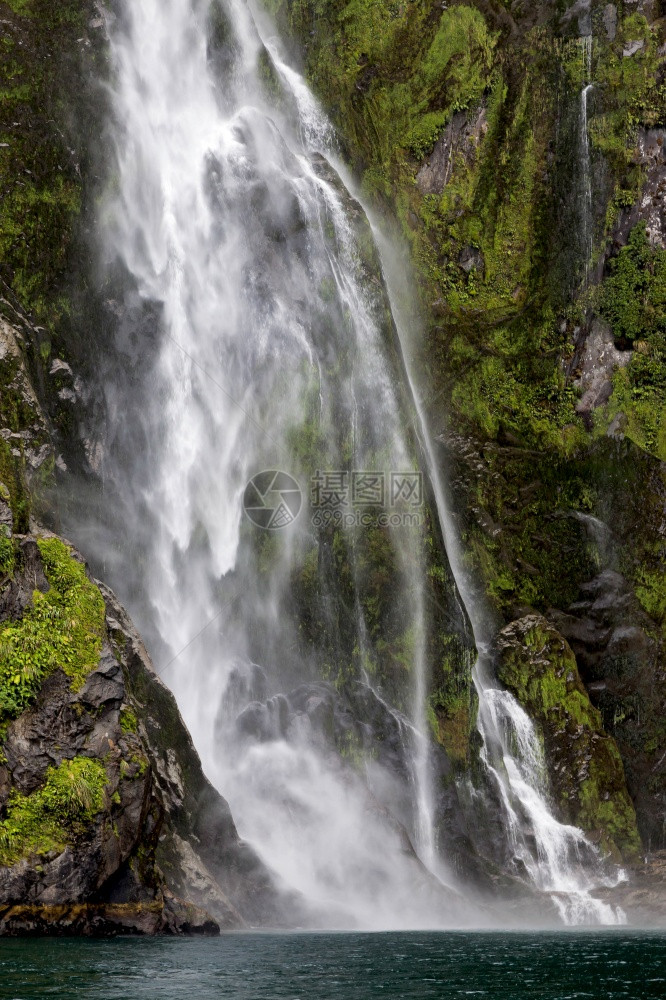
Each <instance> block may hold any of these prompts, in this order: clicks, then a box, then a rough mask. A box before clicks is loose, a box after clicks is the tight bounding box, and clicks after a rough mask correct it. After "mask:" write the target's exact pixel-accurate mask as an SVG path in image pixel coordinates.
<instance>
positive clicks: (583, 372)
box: [574, 318, 632, 414]
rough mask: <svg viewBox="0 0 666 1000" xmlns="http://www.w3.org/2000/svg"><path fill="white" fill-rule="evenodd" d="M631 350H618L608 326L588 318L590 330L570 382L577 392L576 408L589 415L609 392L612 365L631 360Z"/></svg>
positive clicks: (615, 365)
mask: <svg viewBox="0 0 666 1000" xmlns="http://www.w3.org/2000/svg"><path fill="white" fill-rule="evenodd" d="M631 358H632V354H631V351H618V350H617V348H616V347H615V341H614V338H613V334H612V332H611V329H610V327H609V326H608V324H607V323H605V322H604V321H603V320H601V319H598V318H595V319H593V320H592V323H591V326H590V332H589V334H588V336H587V337H586V339H585V342H584V346H583V348H582V350H581V351H580V353H579V362H578V363H579V370H580V375H579V378H578V380H577V381H576V382H575V383H574V384H575V385H576V387H577V388H578V389H579V390H580V392H581V398H580V399H579V400H578V403H577V404H576V411H577V412H578V413H580V414H589V413H591V412H592V411H593V410H595V409H596V408H597V407H598V406H603V405H604V404H605V403H607V402H608V400H609V399H610V397H611V393H612V391H613V383H612V377H613V372H614V371H615V369H616V368H623V367H626V365H627V364H628V363H629V362H630V361H631Z"/></svg>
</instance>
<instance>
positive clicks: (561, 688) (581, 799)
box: [497, 614, 640, 858]
mask: <svg viewBox="0 0 666 1000" xmlns="http://www.w3.org/2000/svg"><path fill="white" fill-rule="evenodd" d="M497 654H498V666H497V676H498V677H499V679H500V680H501V681H502V683H504V684H505V685H506V686H507V687H508V689H509V690H510V691H511V692H512V694H514V695H515V697H516V698H517V699H518V701H519V702H520V703H521V705H522V706H523V707H524V708H525V710H526V711H527V712H528V714H529V715H530V717H531V718H532V719H533V720H534V721H535V722H536V724H537V725H538V726H539V728H540V730H541V732H542V734H543V739H544V752H545V756H546V763H547V767H548V774H549V776H550V780H551V787H552V791H553V796H554V799H555V802H556V804H557V807H558V809H559V811H560V814H561V815H562V817H563V818H564V819H565V821H568V822H570V823H572V824H574V825H575V826H580V827H581V828H582V829H583V830H585V831H586V832H587V833H588V834H589V835H590V836H591V837H592V838H593V839H594V840H597V841H598V842H599V843H600V844H601V846H602V848H603V849H604V850H605V851H606V852H608V853H610V854H611V855H613V856H615V857H616V858H619V857H620V856H624V857H627V858H635V857H636V856H637V855H638V852H639V850H640V838H639V836H638V830H637V827H636V814H635V811H634V807H633V804H632V802H631V799H630V797H629V794H628V792H627V787H626V780H625V774H624V768H623V765H622V758H621V757H620V754H619V752H618V749H617V746H616V745H615V741H614V740H613V739H612V738H611V737H610V736H609V735H608V734H607V733H606V732H605V731H604V729H603V726H602V719H601V714H600V712H599V711H598V710H597V709H596V708H594V706H593V705H592V704H591V702H590V699H589V696H588V693H587V691H586V689H585V686H584V684H583V682H582V681H581V678H580V675H579V673H578V667H577V665H576V658H575V656H574V654H573V652H572V650H571V648H570V646H569V644H568V643H567V641H566V640H565V639H564V637H563V636H562V635H561V634H560V633H559V632H557V631H556V629H555V628H554V627H553V626H552V624H550V623H549V622H548V621H547V620H546V619H545V618H544V617H542V616H541V615H537V614H532V615H527V616H525V617H524V618H521V619H518V620H516V621H514V622H511V624H510V625H507V626H506V627H505V628H504V629H502V631H501V632H500V633H499V636H498V637H497Z"/></svg>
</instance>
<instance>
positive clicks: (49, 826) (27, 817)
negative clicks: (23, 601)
mask: <svg viewBox="0 0 666 1000" xmlns="http://www.w3.org/2000/svg"><path fill="white" fill-rule="evenodd" d="M47 540H48V542H49V545H50V546H51V548H53V546H55V547H56V548H57V549H58V550H59V553H60V556H61V558H62V559H63V561H68V562H70V563H72V564H74V566H78V567H79V568H80V569H81V570H82V566H81V564H80V556H78V554H77V553H75V552H74V551H73V550H69V549H68V547H67V546H66V545H65V544H64V543H62V542H61V541H60V540H58V539H56V538H55V537H54V536H50V537H49V538H48V539H46V538H45V537H44V536H41V537H39V536H38V537H35V536H32V535H30V536H23V537H18V538H16V544H17V547H18V552H19V555H18V559H17V567H16V570H15V573H14V579H13V581H12V583H11V588H12V589H14V590H15V591H16V592H17V593H21V594H25V593H26V591H27V589H28V587H29V585H30V583H32V582H33V581H34V580H35V579H37V580H38V582H39V583H40V586H41V588H43V590H44V591H45V598H46V599H47V598H48V597H49V596H51V597H53V605H52V606H54V607H57V606H58V605H59V604H62V603H63V601H64V597H65V596H66V595H65V590H64V587H63V585H62V583H59V579H61V578H62V574H61V576H60V577H58V575H57V574H55V573H54V572H53V571H52V569H49V567H48V566H46V567H45V566H44V558H43V556H42V554H41V553H42V551H49V550H47V549H46V548H45V545H44V543H45V541H47ZM25 553H27V554H28V555H27V556H24V554H25ZM47 561H48V560H47ZM27 577H29V578H30V579H27ZM47 578H48V579H47ZM88 586H89V587H90V589H91V591H93V590H94V591H96V592H97V594H98V595H99V593H100V592H99V590H98V589H97V587H96V586H95V585H94V584H92V583H91V582H89V583H88ZM59 588H61V589H59ZM54 592H55V593H54ZM38 593H41V590H39V591H38ZM35 599H36V598H35ZM100 600H101V597H100ZM101 607H102V609H103V610H102V615H103V622H104V624H103V626H102V628H101V631H100V635H99V640H100V641H99V647H100V648H99V655H98V658H97V662H96V664H95V665H94V666H93V669H91V670H90V671H89V672H87V673H86V675H85V676H84V677H82V678H81V677H79V678H78V679H76V680H74V681H73V680H72V678H71V677H70V676H68V675H67V673H66V672H65V671H66V669H67V664H66V663H63V664H62V666H61V665H60V664H59V663H58V662H57V659H55V661H53V660H52V661H51V662H49V663H47V664H46V665H45V666H44V668H43V672H44V675H45V676H44V679H43V680H42V682H41V683H40V685H39V688H38V690H37V692H36V694H35V696H34V698H28V704H27V706H26V707H25V708H24V710H23V711H22V712H20V714H18V717H16V718H13V719H12V718H11V715H13V714H16V713H15V712H12V709H11V705H9V704H8V702H7V700H5V703H4V705H3V708H2V711H1V717H2V722H3V724H4V733H5V735H4V741H3V744H2V765H1V766H0V778H1V781H0V931H2V932H6V933H18V932H35V933H57V934H61V933H101V932H110V931H123V932H128V931H131V932H135V933H157V932H168V933H182V932H189V931H203V932H206V933H209V932H211V931H216V930H218V929H219V928H220V927H223V928H232V927H246V926H249V925H256V924H261V925H265V924H271V923H275V922H276V921H277V914H278V905H279V906H280V914H281V916H283V911H284V900H279V897H278V893H277V891H276V889H275V886H274V885H273V882H272V880H271V877H270V875H269V873H268V872H267V871H266V870H265V869H264V867H263V865H262V864H261V863H260V861H259V860H258V858H257V857H256V855H255V854H254V853H253V851H252V850H251V849H250V848H249V847H248V846H247V845H246V844H244V843H243V842H242V841H241V840H240V838H239V836H238V834H237V832H236V829H235V826H234V823H233V820H232V818H231V814H230V812H229V808H228V806H227V804H226V802H225V801H224V799H222V797H221V796H220V795H219V794H218V793H217V792H216V791H215V789H214V788H213V787H212V786H211V785H210V784H209V783H208V781H207V780H206V778H205V777H204V775H203V772H202V770H201V764H200V761H199V758H198V756H197V754H196V751H195V750H194V747H193V745H192V741H191V739H190V736H189V734H188V732H187V730H186V729H185V727H184V725H183V722H182V720H181V719H180V716H179V713H178V709H177V706H176V704H175V701H174V698H173V695H172V694H171V693H170V692H169V691H168V690H167V689H166V687H164V685H163V684H162V683H161V681H160V680H159V678H158V677H157V675H156V674H155V673H154V671H153V669H152V666H151V664H150V661H149V659H148V657H147V655H146V653H145V650H144V649H143V646H142V644H141V642H140V640H139V638H138V636H137V634H136V632H135V631H134V629H133V627H132V625H131V622H130V621H129V619H128V618H127V615H126V614H125V613H124V611H123V610H122V608H121V607H120V606H119V605H118V603H117V602H116V600H115V598H114V597H113V595H112V594H111V593H110V592H109V591H108V590H104V602H103V603H102V604H101ZM11 609H12V610H13V611H17V609H18V610H20V604H19V603H17V602H16V601H14V602H13V604H11ZM31 616H32V617H33V618H34V608H33V607H32V606H31V605H30V604H28V605H27V606H26V607H25V608H24V609H23V617H22V618H18V619H13V622H14V623H15V624H13V623H12V624H8V622H12V620H11V619H8V618H7V616H6V615H5V621H4V624H3V625H0V636H1V637H2V639H3V641H6V639H7V636H8V635H9V634H10V630H11V629H15V628H16V627H19V628H20V627H21V623H22V622H23V623H25V622H26V619H29V618H30V617H31ZM35 626H36V622H35ZM43 641H44V643H46V641H47V640H46V639H44V640H43ZM57 650H58V646H57V645H56V647H55V652H56V653H57ZM63 667H64V668H65V669H63ZM0 668H4V669H0V676H2V680H3V683H5V684H6V683H7V676H6V674H7V669H6V668H7V662H6V654H5V656H4V657H2V656H1V654H0ZM10 669H11V670H14V671H17V675H18V676H19V683H18V686H19V687H20V686H21V685H22V684H23V676H22V674H23V673H24V669H25V668H23V667H22V664H20V663H18V662H16V661H15V662H14V663H13V664H10ZM13 679H14V678H10V683H11V682H13Z"/></svg>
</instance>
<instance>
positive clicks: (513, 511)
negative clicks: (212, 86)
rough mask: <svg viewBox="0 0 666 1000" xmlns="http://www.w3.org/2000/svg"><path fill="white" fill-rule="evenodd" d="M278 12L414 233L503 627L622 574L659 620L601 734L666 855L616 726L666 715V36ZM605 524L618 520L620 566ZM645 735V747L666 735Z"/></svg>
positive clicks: (484, 14) (598, 7)
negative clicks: (664, 281)
mask: <svg viewBox="0 0 666 1000" xmlns="http://www.w3.org/2000/svg"><path fill="white" fill-rule="evenodd" d="M266 2H267V5H268V6H269V7H270V8H271V9H272V10H273V11H274V13H275V14H276V16H277V18H278V23H279V24H280V25H281V27H282V29H283V30H284V32H285V33H286V34H288V35H290V36H291V37H292V39H294V40H295V41H296V42H297V45H298V51H299V53H300V54H302V57H303V62H304V65H305V70H306V73H307V76H308V78H309V80H310V82H311V84H312V86H313V88H314V89H315V91H316V92H317V93H318V94H319V95H320V97H321V99H322V101H323V102H324V103H325V105H326V106H327V108H328V110H329V112H330V113H331V115H332V117H333V119H334V121H335V123H336V125H337V126H338V129H339V131H340V134H341V141H342V144H343V147H344V149H345V151H346V153H347V155H348V157H349V159H350V160H351V161H352V163H353V165H354V167H355V169H356V171H357V173H358V175H359V177H360V180H361V182H362V184H363V187H364V189H365V192H366V194H367V195H368V196H369V197H372V198H374V199H375V202H376V203H377V204H378V205H380V206H381V207H382V208H384V209H386V210H388V211H390V212H391V213H392V214H393V215H395V216H396V217H397V219H398V220H399V222H400V224H401V226H402V229H403V233H404V235H405V239H406V242H407V245H408V247H409V249H410V250H411V256H412V261H413V265H414V274H415V285H416V294H417V296H418V297H419V299H420V302H421V305H422V310H423V317H424V337H423V343H422V346H421V351H420V360H421V381H422V385H423V387H424V390H425V403H426V406H427V410H428V416H429V419H430V423H431V426H432V427H433V428H434V429H435V433H436V437H437V438H438V440H439V441H440V443H441V450H440V457H441V462H442V465H443V467H445V468H446V469H447V472H448V478H449V480H450V481H451V483H452V486H453V492H454V495H455V502H456V506H457V507H458V510H459V512H460V522H459V523H460V525H461V529H462V533H463V539H464V544H465V550H466V554H467V562H468V565H469V568H470V570H471V572H472V574H473V575H474V576H476V577H477V579H479V580H480V581H481V582H482V584H483V589H484V590H485V596H486V599H487V604H488V614H489V615H490V616H493V617H494V618H495V620H496V623H497V626H498V627H501V625H502V624H506V623H507V622H509V621H511V620H513V619H515V618H518V617H521V616H523V615H525V614H527V613H529V612H532V611H535V610H536V611H539V612H547V611H549V610H558V609H559V610H560V611H561V612H567V613H568V611H567V609H569V608H570V607H571V606H572V605H573V604H575V602H576V600H577V597H578V595H579V592H580V588H581V587H582V586H584V585H585V584H586V583H587V582H590V581H592V580H594V579H595V577H596V576H597V574H598V573H599V572H600V570H603V569H604V568H605V567H606V566H608V565H609V563H613V568H615V569H617V570H618V571H620V572H621V573H623V574H624V576H625V578H626V579H627V581H628V587H629V588H630V589H631V590H632V591H633V594H632V595H630V596H628V599H630V600H632V601H638V602H639V603H641V604H642V606H643V608H644V609H645V611H646V612H647V614H648V615H649V617H650V619H651V622H652V624H649V623H642V624H641V628H644V629H646V630H647V632H648V633H651V634H653V636H656V637H657V638H656V639H655V640H654V641H655V642H656V646H654V645H650V643H648V644H647V645H646V646H645V649H646V650H647V649H648V647H649V649H650V650H652V651H651V652H649V653H647V652H646V653H645V654H644V656H643V659H642V660H641V666H640V670H637V671H635V672H634V677H640V678H641V680H640V682H637V684H638V686H639V687H640V688H641V691H642V692H644V693H642V694H641V695H640V698H638V695H637V693H636V691H635V690H634V687H635V686H634V685H633V681H631V680H629V679H627V678H626V676H625V682H624V683H626V684H628V685H629V686H630V687H631V692H627V694H626V697H625V699H624V700H625V701H626V702H627V705H629V703H631V704H634V702H635V701H636V700H637V699H638V700H639V701H640V704H641V707H640V709H636V708H634V709H632V710H631V711H628V710H627V711H625V710H624V709H622V708H621V706H620V705H619V703H618V699H619V700H622V699H621V698H620V695H619V693H615V691H614V693H613V695H612V702H613V705H614V706H615V707H614V708H609V713H610V715H609V716H607V714H606V713H604V720H605V721H606V724H607V725H610V724H611V722H612V720H613V719H614V718H615V717H617V718H618V719H619V718H620V716H622V717H623V720H624V721H621V722H618V723H617V726H618V732H617V735H618V740H619V745H620V747H621V752H622V754H623V758H624V760H625V761H626V762H627V766H628V773H629V774H630V784H631V789H632V795H633V796H635V797H636V802H637V803H638V808H639V812H640V815H641V829H642V830H644V831H646V834H647V839H648V840H649V841H650V843H651V844H652V846H653V847H655V846H657V845H659V844H662V845H663V843H664V832H663V831H664V830H665V829H666V827H664V825H663V819H664V815H666V814H665V813H664V801H666V799H665V796H666V791H665V784H664V775H663V774H662V772H661V770H660V768H657V771H656V772H655V773H652V774H650V775H649V777H646V774H647V772H646V770H645V767H644V766H643V763H640V764H636V762H637V761H638V759H639V758H640V756H641V753H643V751H642V750H641V748H640V746H639V743H640V735H639V733H638V732H637V731H636V732H634V731H632V732H631V735H630V737H629V733H628V732H627V734H626V736H627V737H629V738H621V736H620V732H619V728H620V727H621V726H623V725H624V726H629V728H631V726H633V725H636V726H637V723H634V722H633V721H631V720H636V719H637V718H638V717H639V716H640V718H641V719H642V720H648V719H656V718H658V717H659V716H660V714H661V711H662V708H661V706H662V694H661V692H662V690H663V684H662V681H661V679H660V678H661V676H662V673H663V662H664V661H663V655H664V654H663V645H661V643H662V639H661V638H659V637H660V636H661V635H662V632H663V609H664V607H666V605H664V601H663V599H662V598H663V594H662V590H663V588H662V584H661V581H662V580H663V572H662V571H661V568H660V560H663V544H664V542H663V513H662V515H659V509H660V508H659V501H658V500H657V501H655V500H654V497H655V495H657V494H658V493H659V490H658V489H657V490H655V489H654V488H653V485H650V484H651V483H652V482H653V481H654V479H655V477H656V478H657V479H658V478H659V476H658V474H657V473H653V474H651V475H650V476H643V474H642V472H641V474H640V475H639V476H638V477H636V476H635V475H634V474H633V473H632V472H631V468H632V464H633V466H634V467H635V468H636V469H641V470H642V469H643V466H644V463H643V462H642V460H641V459H640V458H639V457H638V454H639V453H638V451H636V452H635V453H634V452H632V453H633V454H635V456H636V458H635V461H634V462H633V463H632V461H631V459H630V458H629V456H628V449H629V448H630V445H629V444H628V442H633V444H634V445H636V446H637V449H640V450H641V452H643V453H648V454H650V455H652V456H655V457H659V456H661V457H663V455H664V452H663V447H664V441H663V437H664V426H665V424H664V406H663V396H664V393H663V385H662V383H663V375H664V371H663V369H664V359H663V356H662V355H663V344H662V339H663V336H662V330H661V327H662V326H663V312H664V304H663V303H662V301H661V300H662V294H661V291H660V286H661V267H662V257H663V253H664V247H666V216H665V213H664V210H663V186H664V181H665V179H666V158H665V154H664V143H665V138H666V135H665V133H664V125H665V124H666V100H665V91H664V83H663V81H664V72H665V58H666V57H665V55H664V47H663V42H664V21H663V19H660V18H659V17H658V14H659V11H658V9H657V8H656V7H654V6H652V7H649V6H645V7H642V8H641V11H642V12H641V13H638V12H632V10H631V8H630V7H629V6H627V5H625V6H624V7H619V8H618V9H617V11H616V14H617V17H616V18H615V19H613V23H612V25H611V27H609V24H610V22H609V14H608V10H607V8H606V5H605V4H604V3H602V2H600V0H593V2H592V3H591V4H590V5H589V10H587V9H586V10H584V11H583V10H582V9H578V8H576V7H569V8H568V9H566V10H565V9H564V8H563V7H562V6H561V5H560V6H558V5H551V4H546V3H541V2H539V3H535V4H529V5H522V6H519V5H517V4H510V5H495V6H494V7H493V6H491V5H488V4H487V3H485V2H468V3H456V4H454V5H452V6H449V8H448V9H447V10H446V11H444V12H442V11H441V10H440V9H439V8H434V7H433V6H432V5H431V4H428V3H424V2H421V0H411V2H408V3H405V4H394V5H389V6H388V7H387V6H386V5H381V4H377V3H374V2H372V0H363V2H359V3H356V2H355V3H349V2H345V0H337V2H335V3H332V4H331V3H327V4H322V3H320V2H319V0H298V2H294V3H287V2H282V0H266ZM590 31H591V34H589V32H590ZM579 35H586V36H587V37H586V40H585V41H583V40H582V39H581V37H579ZM587 83H591V84H592V88H591V89H590V90H588V92H587V123H588V138H589V143H588V144H587V148H588V149H589V163H588V177H589V181H590V185H591V191H590V196H589V197H588V196H587V195H585V197H583V193H582V187H583V185H584V182H585V178H584V176H583V174H584V166H583V163H582V159H581V157H582V144H581V142H582V139H581V107H582V105H581V93H582V89H583V86H584V85H585V84H587ZM583 212H585V213H586V214H587V215H589V218H587V219H586V220H585V219H583V214H582V213H583ZM584 231H585V232H586V233H587V235H586V236H585V237H583V232H584ZM601 323H607V324H608V325H607V327H605V328H607V329H609V330H610V331H611V332H610V333H609V336H610V339H611V346H610V348H609V352H608V357H607V358H606V362H607V370H605V371H604V372H603V373H601V376H600V383H599V385H597V383H596V382H595V385H596V386H597V388H598V389H599V391H598V392H596V391H595V392H594V393H589V392H587V390H588V389H589V386H590V372H589V370H588V369H589V368H590V365H594V364H595V357H596V356H594V357H591V356H592V355H594V351H593V350H592V347H593V346H594V345H593V344H591V343H590V345H589V347H590V349H589V350H588V341H590V340H591V339H593V338H594V336H595V335H596V334H597V333H598V331H599V328H600V324H601ZM597 353H598V352H597ZM620 353H622V355H623V356H622V358H621V359H619V358H618V355H619V354H620ZM590 357H591V360H590ZM620 360H621V362H622V363H620ZM597 374H598V373H597ZM583 393H585V394H586V398H585V399H584V400H581V398H580V396H581V394H583ZM623 483H624V484H625V485H624V486H623ZM642 490H646V491H647V493H646V494H645V495H646V504H645V509H646V510H648V511H649V516H648V517H647V518H646V517H644V516H643V515H642V514H641V510H640V507H641V496H642V494H641V491H642ZM632 496H634V497H635V498H636V502H634V501H633V500H632V499H631V497H632ZM662 509H663V505H662ZM594 519H596V520H597V521H599V522H604V523H606V524H607V525H610V526H615V525H617V524H622V533H621V534H622V537H621V538H618V539H615V538H613V539H612V541H611V542H610V543H609V544H610V547H611V549H612V548H613V546H615V545H616V549H615V552H614V553H611V554H609V552H606V551H602V549H603V546H600V544H599V540H598V539H597V538H596V537H595V535H594V530H592V528H591V525H593V524H594V523H595V520H594ZM602 530H606V529H603V526H602ZM616 543H617V544H616ZM607 547H608V546H607ZM616 562H617V563H618V565H617V566H616V565H615V563H616ZM650 642H652V639H651V640H650ZM655 648H656V650H657V651H656V652H654V650H655ZM586 680H587V678H586ZM590 681H591V682H594V681H593V680H592V679H590ZM597 682H598V683H600V682H601V681H600V680H599V679H597ZM649 683H652V685H653V686H652V691H653V694H652V695H651V696H650V695H648V694H647V688H648V684H649ZM433 694H434V700H433V703H432V706H431V708H432V712H431V724H432V727H433V731H434V732H436V733H437V734H438V735H439V736H440V737H441V738H442V739H443V740H445V741H447V746H448V748H449V750H450V751H451V752H452V753H453V755H454V757H456V756H457V757H458V758H459V759H460V760H462V759H463V757H464V756H465V754H466V753H467V750H468V740H467V738H466V737H465V738H462V739H461V738H460V734H461V733H465V732H468V729H467V719H470V720H472V719H473V717H474V706H473V704H470V705H468V703H467V699H466V698H465V697H462V698H461V697H460V692H459V691H457V690H456V687H455V684H454V685H453V686H450V685H447V684H443V685H441V690H438V688H437V685H435V691H434V692H433ZM595 697H596V696H595ZM604 697H608V698H610V697H611V696H610V695H609V694H608V691H606V694H605V695H604ZM615 709H617V716H616V713H615ZM447 720H448V724H447V725H445V723H447ZM642 724H643V725H645V726H646V737H647V739H646V741H644V742H647V743H648V744H649V745H650V746H652V745H653V743H654V741H655V740H657V741H659V739H660V738H661V737H660V736H659V735H658V734H657V730H656V728H655V727H656V723H654V724H653V722H652V721H648V722H645V721H643V723H642ZM614 732H615V730H614ZM657 763H658V758H656V759H655V760H654V761H653V764H657ZM648 785H649V788H650V792H649V793H645V794H644V792H643V791H642V789H644V788H646V787H647V786H648ZM660 817H661V818H660ZM660 824H661V825H660ZM658 828H660V829H661V831H662V832H661V833H658ZM648 831H649V833H648Z"/></svg>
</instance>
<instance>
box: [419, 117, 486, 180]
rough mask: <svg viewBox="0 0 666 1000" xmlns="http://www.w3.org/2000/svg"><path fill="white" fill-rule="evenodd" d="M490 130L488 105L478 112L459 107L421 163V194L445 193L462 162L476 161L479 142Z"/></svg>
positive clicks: (470, 162) (468, 163)
mask: <svg viewBox="0 0 666 1000" xmlns="http://www.w3.org/2000/svg"><path fill="white" fill-rule="evenodd" d="M487 131H488V120H487V117H486V109H485V107H481V108H480V109H479V110H478V111H477V112H476V114H474V115H469V114H468V113H467V112H463V111H458V112H456V114H454V115H452V116H451V121H450V122H449V124H448V125H447V126H446V128H445V129H444V132H443V133H442V135H441V137H440V138H439V139H438V140H437V142H436V143H435V147H434V149H433V151H432V153H431V154H430V156H428V158H427V159H426V160H425V161H424V163H423V165H422V166H421V167H420V169H419V172H418V174H417V175H416V183H417V185H418V188H419V191H420V192H421V194H441V193H442V191H443V190H444V188H445V187H446V185H447V184H448V182H449V180H450V179H451V177H452V176H453V173H454V170H456V169H459V167H460V162H462V163H464V164H467V165H470V164H472V163H474V159H475V157H476V152H477V149H478V146H479V143H480V142H481V140H482V139H483V137H484V136H485V134H486V132H487ZM458 160H459V161H460V162H457V161H458Z"/></svg>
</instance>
